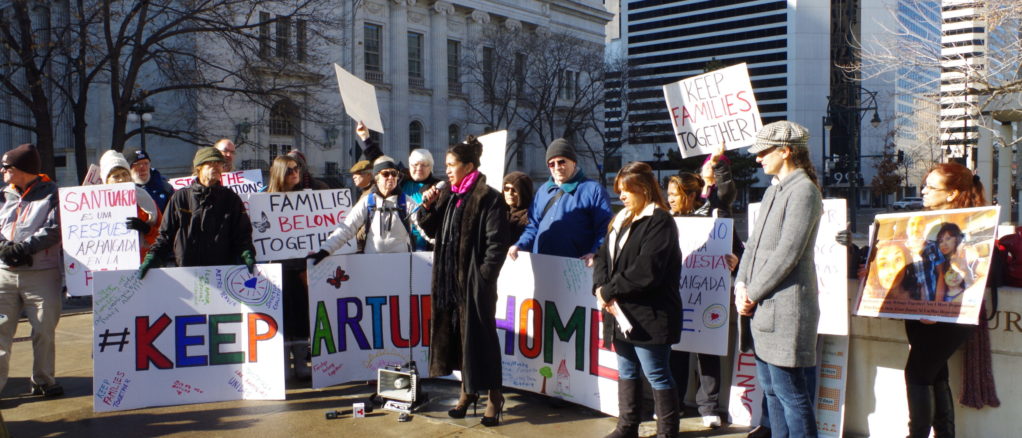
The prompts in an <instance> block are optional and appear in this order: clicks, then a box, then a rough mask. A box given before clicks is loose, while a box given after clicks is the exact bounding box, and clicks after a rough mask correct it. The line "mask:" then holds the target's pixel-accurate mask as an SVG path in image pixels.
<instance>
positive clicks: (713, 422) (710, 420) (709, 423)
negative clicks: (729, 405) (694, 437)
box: [703, 415, 720, 427]
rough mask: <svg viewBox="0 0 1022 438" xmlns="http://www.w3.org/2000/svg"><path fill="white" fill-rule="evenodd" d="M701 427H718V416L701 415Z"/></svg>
mask: <svg viewBox="0 0 1022 438" xmlns="http://www.w3.org/2000/svg"><path fill="white" fill-rule="evenodd" d="M703 427H720V416H719V415H703Z"/></svg>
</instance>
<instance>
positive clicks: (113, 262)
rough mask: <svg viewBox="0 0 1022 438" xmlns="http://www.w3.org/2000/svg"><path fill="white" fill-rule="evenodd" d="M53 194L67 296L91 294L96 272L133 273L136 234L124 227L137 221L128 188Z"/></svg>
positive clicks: (105, 187)
mask: <svg viewBox="0 0 1022 438" xmlns="http://www.w3.org/2000/svg"><path fill="white" fill-rule="evenodd" d="M59 194H60V223H61V227H60V236H61V239H63V248H64V274H65V281H66V283H67V291H68V293H70V294H71V295H75V296H81V295H92V286H93V284H92V280H93V273H95V272H96V271H105V270H113V269H137V268H138V265H139V258H140V256H141V253H140V252H139V235H138V232H137V231H135V230H132V229H129V228H128V227H127V225H126V224H125V222H126V221H127V219H128V218H129V217H134V216H138V207H137V203H136V201H135V184H134V183H120V184H107V185H92V186H81V187H63V188H61V189H60V190H59Z"/></svg>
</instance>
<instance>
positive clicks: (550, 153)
mask: <svg viewBox="0 0 1022 438" xmlns="http://www.w3.org/2000/svg"><path fill="white" fill-rule="evenodd" d="M555 157H564V158H567V159H569V160H571V161H574V162H576V163H577V162H578V155H575V147H574V146H572V145H571V143H569V142H568V140H565V139H563V138H558V139H556V140H554V141H552V142H550V146H547V148H546V161H547V162H550V160H552V159H553V158H555Z"/></svg>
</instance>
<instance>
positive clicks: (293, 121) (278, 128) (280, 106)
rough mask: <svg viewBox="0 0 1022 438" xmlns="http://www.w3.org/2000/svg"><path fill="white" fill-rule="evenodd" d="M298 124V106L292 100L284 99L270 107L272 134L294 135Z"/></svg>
mask: <svg viewBox="0 0 1022 438" xmlns="http://www.w3.org/2000/svg"><path fill="white" fill-rule="evenodd" d="M297 126H298V107H296V106H295V104H294V103H292V102H291V101H290V100H282V101H280V102H277V103H275V104H274V105H273V107H272V108H270V135H280V136H286V137H294V135H295V133H296V132H295V131H296V129H295V128H296V127H297Z"/></svg>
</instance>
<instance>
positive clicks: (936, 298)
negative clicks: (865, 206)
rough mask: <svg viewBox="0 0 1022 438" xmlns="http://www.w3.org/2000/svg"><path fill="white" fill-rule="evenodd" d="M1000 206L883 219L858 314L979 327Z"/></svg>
mask: <svg viewBox="0 0 1022 438" xmlns="http://www.w3.org/2000/svg"><path fill="white" fill-rule="evenodd" d="M999 213H1000V207H999V206H993V207H978V208H963V209H957V210H940V211H926V212H912V213H895V214H882V215H877V216H876V219H875V223H874V229H875V230H876V231H875V233H874V235H873V238H872V239H871V240H872V243H871V245H870V260H869V262H868V264H867V267H868V269H869V271H868V274H867V276H866V279H865V281H864V282H862V284H860V285H859V299H858V300H857V302H858V306H857V307H856V310H855V314H856V315H859V316H879V317H887V318H898V319H923V318H926V319H930V320H933V321H943V322H957V323H960V324H977V323H978V321H979V310H980V306H981V305H982V304H983V293H984V290H985V289H986V281H987V273H988V271H989V270H990V259H991V256H992V255H993V250H994V247H993V245H994V240H995V237H996V230H997V221H998V214H999Z"/></svg>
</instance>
